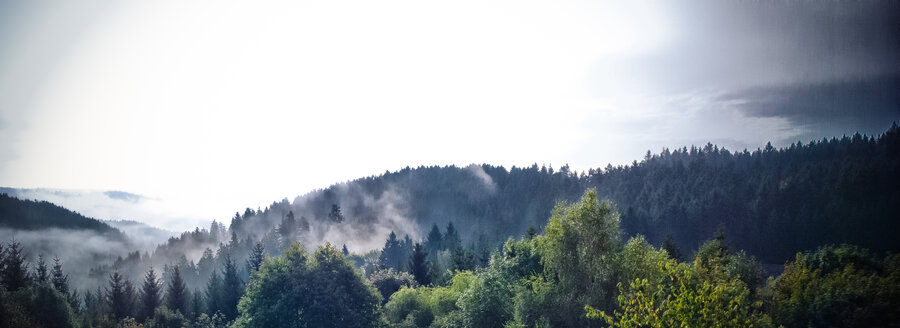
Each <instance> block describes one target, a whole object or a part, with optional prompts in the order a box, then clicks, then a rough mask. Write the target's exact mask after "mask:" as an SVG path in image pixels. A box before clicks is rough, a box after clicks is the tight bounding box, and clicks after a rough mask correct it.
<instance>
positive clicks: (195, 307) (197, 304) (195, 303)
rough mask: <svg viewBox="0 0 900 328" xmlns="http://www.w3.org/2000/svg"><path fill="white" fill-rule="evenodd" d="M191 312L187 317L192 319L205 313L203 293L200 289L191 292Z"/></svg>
mask: <svg viewBox="0 0 900 328" xmlns="http://www.w3.org/2000/svg"><path fill="white" fill-rule="evenodd" d="M189 311H190V314H189V315H188V316H187V317H188V318H191V319H196V318H197V317H199V316H200V314H202V313H203V293H201V292H200V290H198V289H195V290H194V291H193V292H191V306H190V309H189Z"/></svg>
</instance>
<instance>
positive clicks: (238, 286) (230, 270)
mask: <svg viewBox="0 0 900 328" xmlns="http://www.w3.org/2000/svg"><path fill="white" fill-rule="evenodd" d="M243 294H244V286H243V284H242V283H241V279H240V278H239V277H238V275H237V268H236V267H235V266H234V262H232V261H231V257H230V256H225V268H224V270H223V271H222V295H221V297H222V314H224V315H225V318H226V319H228V320H229V321H230V320H234V318H237V315H238V308H237V306H238V302H239V301H240V300H241V296H243Z"/></svg>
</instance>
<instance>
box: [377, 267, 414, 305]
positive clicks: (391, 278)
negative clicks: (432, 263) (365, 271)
mask: <svg viewBox="0 0 900 328" xmlns="http://www.w3.org/2000/svg"><path fill="white" fill-rule="evenodd" d="M369 281H370V282H371V283H372V285H373V286H375V288H377V289H378V292H380V293H381V298H382V300H383V301H384V302H387V301H388V299H390V298H391V295H393V294H394V293H395V292H397V291H398V290H400V287H404V286H405V287H416V286H417V285H418V284H416V279H415V278H413V276H412V275H410V274H409V273H406V272H397V271H396V270H394V269H382V270H378V271H375V272H374V273H372V275H371V276H369Z"/></svg>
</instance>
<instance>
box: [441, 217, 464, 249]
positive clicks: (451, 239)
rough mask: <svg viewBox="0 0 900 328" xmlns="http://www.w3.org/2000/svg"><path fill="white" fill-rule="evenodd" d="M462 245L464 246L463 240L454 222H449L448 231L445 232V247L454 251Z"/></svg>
mask: <svg viewBox="0 0 900 328" xmlns="http://www.w3.org/2000/svg"><path fill="white" fill-rule="evenodd" d="M460 246H462V240H461V239H460V237H459V232H458V231H456V227H454V226H453V222H449V223H447V233H445V234H444V238H443V249H447V250H451V251H453V250H456V248H457V247H460Z"/></svg>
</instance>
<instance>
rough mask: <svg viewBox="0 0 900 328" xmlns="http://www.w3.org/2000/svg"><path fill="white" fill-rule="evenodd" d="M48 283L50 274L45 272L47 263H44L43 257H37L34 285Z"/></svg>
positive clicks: (47, 271)
mask: <svg viewBox="0 0 900 328" xmlns="http://www.w3.org/2000/svg"><path fill="white" fill-rule="evenodd" d="M49 281H50V273H49V270H47V262H44V255H38V260H37V267H35V268H34V283H35V284H38V285H43V284H45V283H47V282H49Z"/></svg>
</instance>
